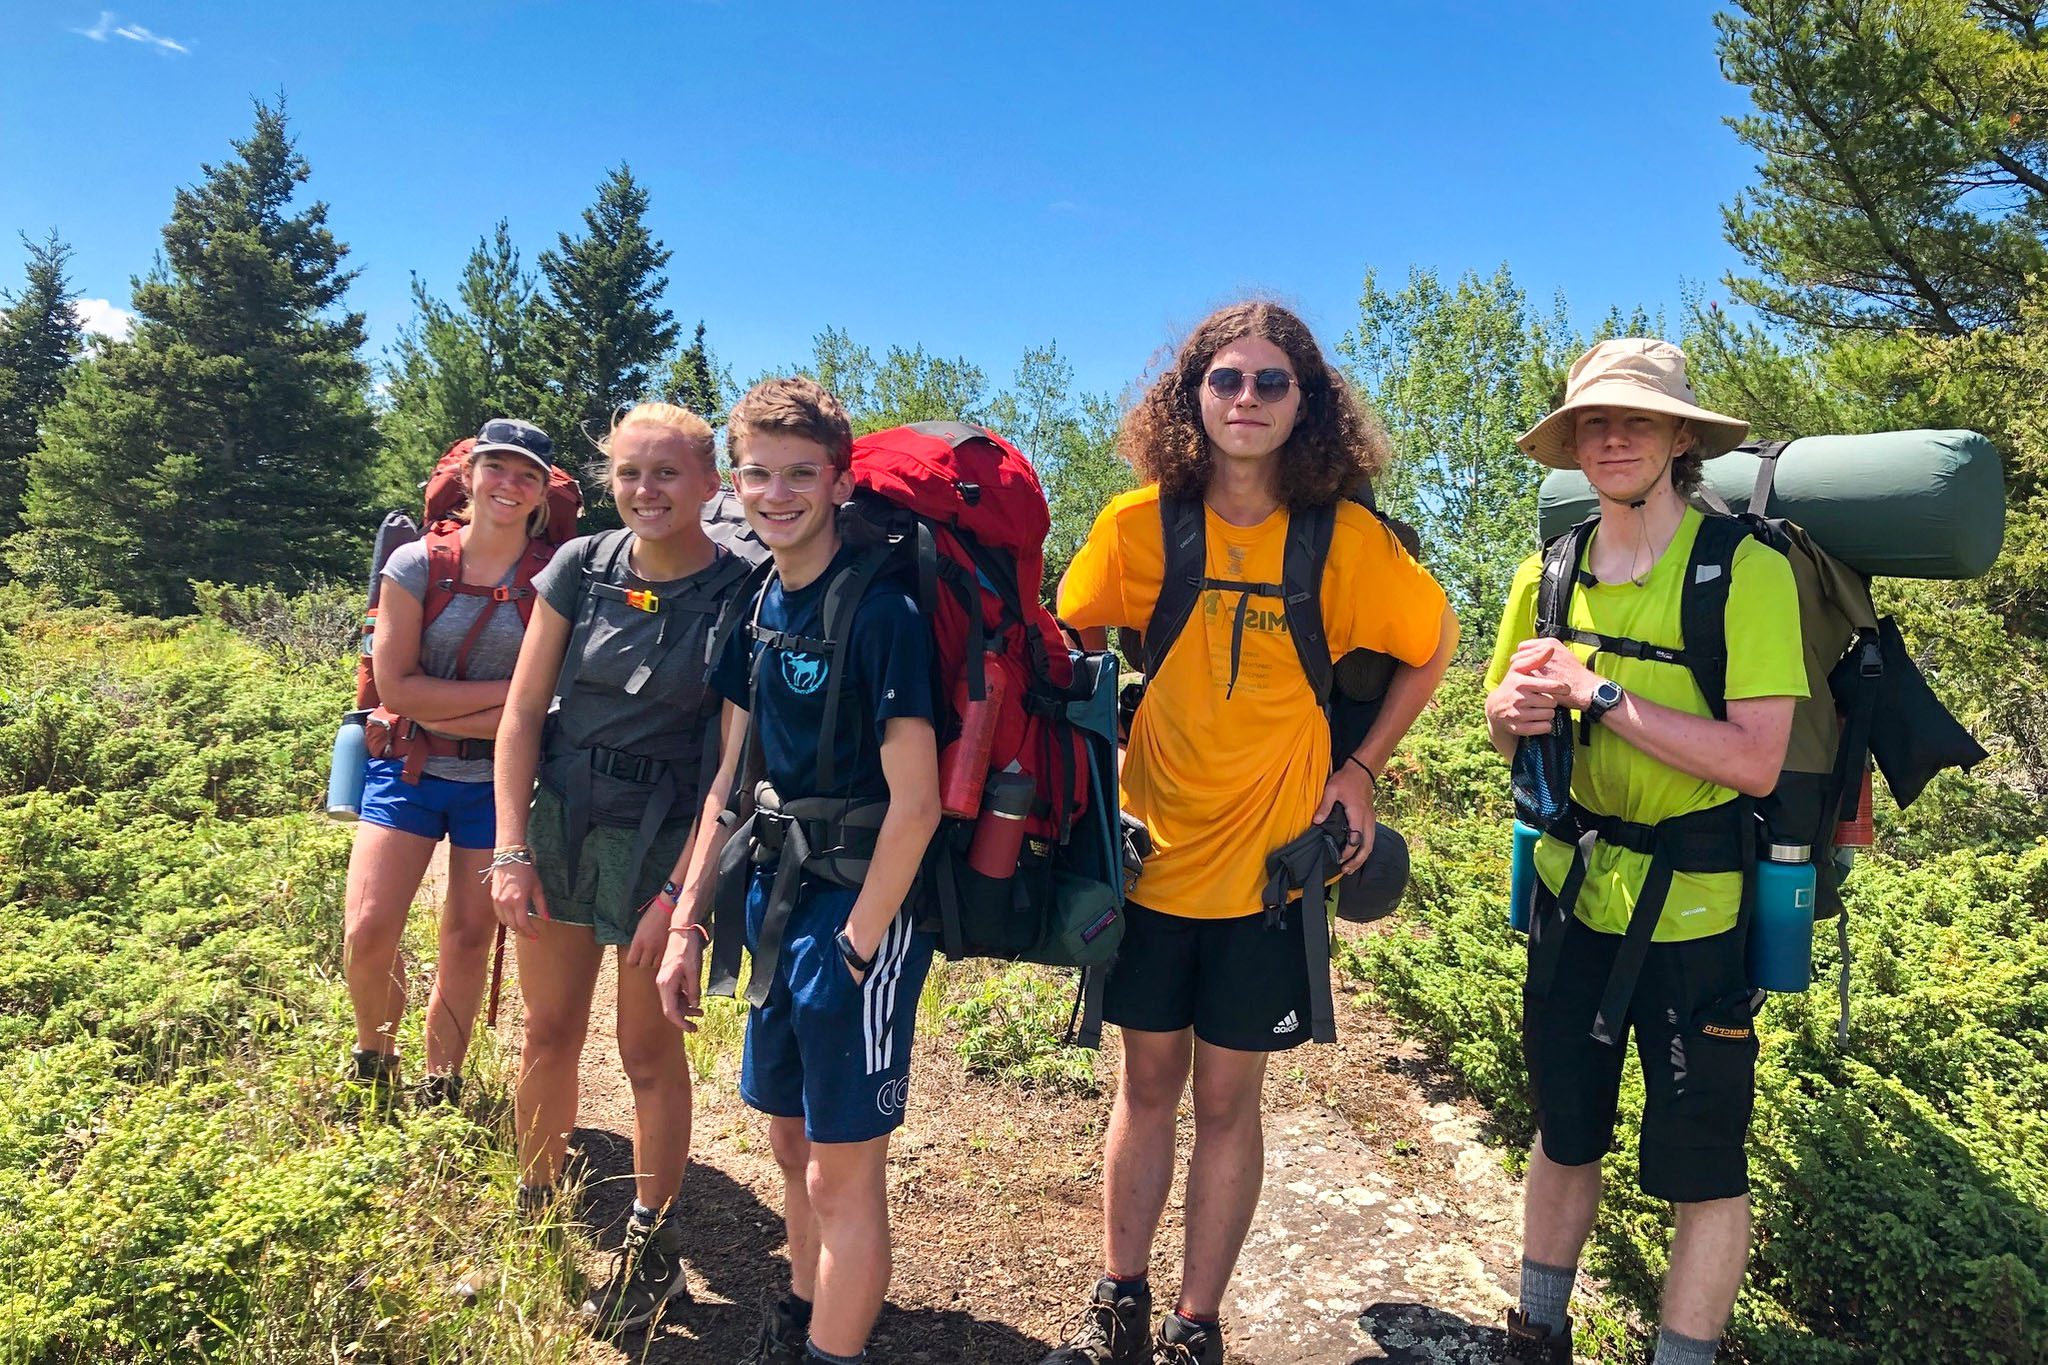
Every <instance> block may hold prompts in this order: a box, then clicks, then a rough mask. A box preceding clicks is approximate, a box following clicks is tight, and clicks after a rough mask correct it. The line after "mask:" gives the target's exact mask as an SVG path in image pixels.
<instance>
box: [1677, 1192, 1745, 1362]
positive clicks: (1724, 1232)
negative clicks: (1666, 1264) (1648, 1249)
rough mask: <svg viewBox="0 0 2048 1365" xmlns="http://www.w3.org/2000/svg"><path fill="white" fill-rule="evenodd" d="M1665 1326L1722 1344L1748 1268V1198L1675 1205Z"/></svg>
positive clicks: (1681, 1334)
mask: <svg viewBox="0 0 2048 1365" xmlns="http://www.w3.org/2000/svg"><path fill="white" fill-rule="evenodd" d="M1672 1208H1673V1209H1674V1210H1675V1211H1676V1213H1677V1218H1678V1228H1677V1231H1676V1232H1674V1233H1673V1234H1672V1238H1671V1270H1670V1272H1669V1274H1667V1275H1666V1276H1665V1279H1664V1325H1665V1326H1666V1327H1669V1328H1670V1329H1671V1330H1672V1331H1674V1332H1676V1333H1678V1334H1679V1335H1680V1336H1687V1337H1691V1338H1693V1339H1694V1340H1696V1341H1719V1340H1720V1339H1721V1333H1722V1332H1723V1331H1725V1330H1726V1329H1727V1326H1728V1315H1729V1314H1730V1313H1732V1312H1733V1311H1734V1310H1735V1296H1736V1295H1737V1294H1738V1293H1740V1292H1741V1290H1742V1275H1743V1271H1744V1270H1745V1269H1747V1268H1748V1265H1749V1197H1748V1196H1747V1195H1744V1196H1742V1197H1741V1198H1738V1199H1711V1200H1708V1201H1707V1202H1705V1203H1701V1204H1674V1205H1672Z"/></svg>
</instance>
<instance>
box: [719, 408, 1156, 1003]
mask: <svg viewBox="0 0 2048 1365" xmlns="http://www.w3.org/2000/svg"><path fill="white" fill-rule="evenodd" d="M852 470H853V481H854V494H853V497H852V498H851V499H850V500H849V501H848V502H847V503H846V504H845V505H844V506H842V507H841V508H840V509H839V529H840V535H841V538H842V540H843V541H844V542H845V543H846V544H847V545H848V546H850V547H852V548H854V549H856V550H859V551H862V553H859V554H856V555H854V556H853V557H852V560H851V562H850V564H849V565H848V566H847V567H845V568H843V569H841V570H840V571H839V573H838V574H837V576H836V577H835V578H834V579H833V580H832V581H831V582H830V583H828V584H827V585H826V588H825V597H824V602H823V608H822V610H823V629H822V635H823V637H824V638H823V639H822V640H807V641H801V642H798V644H800V645H801V647H803V648H804V649H806V650H817V649H819V648H822V649H823V650H824V651H825V652H827V653H834V652H836V651H837V650H838V648H839V647H840V646H841V645H843V643H844V639H845V631H846V625H845V623H846V622H849V621H850V620H851V618H852V615H853V609H854V608H855V607H857V606H858V605H859V603H860V600H861V597H862V596H863V595H864V594H865V592H866V590H867V586H868V584H869V583H870V582H872V581H873V580H874V578H875V577H876V576H877V575H878V574H884V573H886V574H889V575H891V576H892V578H901V579H903V580H905V581H906V582H907V583H909V584H911V585H912V586H913V588H914V594H915V596H916V599H917V604H918V610H919V612H920V614H921V615H922V616H923V617H924V619H925V620H927V621H928V622H930V623H931V631H932V643H933V648H932V658H933V676H932V689H933V690H932V696H933V701H934V703H935V709H936V713H937V714H936V721H937V730H938V736H937V738H938V742H939V751H940V762H939V773H940V796H941V804H942V806H943V807H944V809H945V812H946V818H945V819H943V820H942V821H941V823H940V828H939V831H938V833H937V834H935V835H934V836H933V838H932V842H931V846H930V851H929V853H928V854H927V857H926V863H925V867H924V871H923V874H922V875H921V877H920V879H919V882H918V886H917V888H916V890H915V891H914V892H913V901H914V903H915V905H916V906H917V909H918V913H919V918H920V921H921V923H922V925H923V927H927V928H930V929H933V930H935V931H936V932H937V933H938V935H939V947H940V949H941V951H943V952H945V953H946V954H947V955H948V956H950V957H956V958H957V957H1001V958H1021V959H1026V960H1030V961H1036V962H1044V963H1048V964H1050V965H1054V966H1078V967H1083V968H1088V967H1101V966H1104V965H1106V964H1107V963H1108V962H1109V961H1110V960H1111V959H1112V958H1113V957H1114V955H1115V952H1116V947H1117V944H1118V942H1119V941H1120V940H1121V938H1122V936H1123V920H1122V907H1123V899H1124V889H1125V884H1126V880H1127V876H1128V875H1129V874H1130V873H1131V872H1132V871H1134V864H1135V861H1136V855H1135V853H1133V852H1132V851H1131V850H1129V849H1128V848H1127V847H1126V843H1127V840H1128V838H1129V837H1130V835H1129V831H1127V830H1126V829H1125V828H1124V826H1123V825H1122V824H1120V822H1119V815H1118V811H1117V797H1116V680H1117V673H1116V666H1115V661H1114V660H1113V659H1112V658H1111V657H1110V656H1109V655H1107V654H1089V653H1076V652H1073V651H1070V649H1069V647H1068V644H1067V640H1066V637H1065V636H1064V634H1063V633H1062V631H1061V628H1060V626H1059V624H1058V622H1056V621H1055V620H1054V619H1053V616H1052V613H1051V612H1049V611H1048V610H1046V608H1045V606H1044V604H1043V603H1042V602H1041V601H1040V600H1039V590H1040V586H1041V583H1042V580H1043V578H1044V574H1045V537H1046V533H1047V532H1048V531H1049V530H1050V529H1051V524H1052V518H1051V513H1050V511H1049V509H1048V507H1047V505H1046V499H1045V491H1044V489H1043V488H1042V487H1041V486H1040V484H1039V482H1038V475H1037V474H1036V473H1035V472H1034V471H1033V470H1032V468H1031V463H1030V461H1028V460H1027V459H1025V458H1024V456H1023V454H1022V453H1021V452H1020V451H1018V449H1017V448H1016V447H1015V446H1013V445H1011V444H1010V443H1009V442H1008V441H1006V440H1004V439H1003V438H1002V437H1000V436H998V435H996V434H995V433H994V432H992V431H989V430H986V429H985V428H982V427H977V426H970V425H968V424H966V423H964V422H919V423H916V424H914V425H911V426H904V427H895V428H892V429H890V430H888V431H880V432H876V433H874V434H872V435H868V436H863V437H861V438H859V439H858V440H856V441H855V442H854V443H853V459H852ZM772 569H773V561H772V560H771V561H769V562H768V563H767V564H765V565H764V566H763V567H762V569H761V570H760V572H759V580H758V581H759V583H760V586H761V588H763V589H765V586H766V583H767V581H768V578H769V576H770V574H771V573H772ZM759 600H760V592H759V591H747V592H743V593H742V594H741V596H740V597H739V598H737V599H735V602H734V604H733V607H732V608H731V609H729V611H728V614H727V618H726V619H725V620H724V621H722V622H721V624H720V627H719V640H720V641H721V642H722V640H723V638H724V635H725V634H726V633H727V632H729V631H730V630H734V629H748V630H751V631H753V632H754V635H755V638H756V639H757V640H760V641H762V642H763V644H764V648H763V649H762V651H761V655H760V656H759V657H766V655H767V653H768V652H769V650H771V649H775V648H787V647H795V646H792V645H788V644H786V643H785V644H778V643H775V642H774V639H773V637H775V636H777V635H778V634H779V633H776V632H766V631H765V630H763V628H761V627H760V626H759V625H758V622H756V623H754V624H751V625H750V624H748V621H747V618H748V617H751V616H754V615H755V614H756V612H757V607H758V603H759ZM716 648H717V646H716V645H714V650H716ZM759 667H760V665H759V662H758V659H757V663H756V668H757V670H758V668H759ZM842 674H843V670H842V669H839V668H832V669H831V670H830V672H829V675H828V677H829V681H828V682H827V684H826V687H827V693H828V697H827V702H826V706H825V718H824V721H823V723H822V724H821V726H820V733H819V735H818V768H817V777H816V781H815V787H814V791H815V792H816V793H827V792H831V791H833V790H834V789H835V782H834V778H835V774H834V772H833V762H834V760H833V752H834V747H833V740H834V733H835V729H836V726H837V724H838V723H839V715H838V712H839V705H838V702H837V699H836V696H834V695H832V694H833V693H834V692H835V691H836V688H837V686H838V683H839V679H840V678H841V676H842ZM750 709H751V708H750ZM760 775H761V766H760V761H759V754H758V748H757V747H756V748H755V750H754V751H753V752H750V754H749V757H748V760H747V763H746V765H745V768H744V770H743V777H742V781H741V782H740V784H739V787H738V789H737V790H736V791H735V793H734V806H735V812H734V813H735V814H736V816H737V817H738V818H739V819H740V820H741V821H743V822H745V823H744V824H743V826H742V829H743V830H744V837H739V836H738V835H736V837H735V838H734V839H733V840H732V841H731V842H730V843H729V844H728V846H727V852H726V857H725V859H724V861H723V862H722V863H721V877H720V897H719V903H718V907H717V911H716V916H715V928H716V931H717V932H716V933H715V935H714V938H713V942H712V964H711V965H712V985H711V990H712V993H714V994H723V993H729V991H730V990H731V988H732V987H733V985H734V984H735V983H736V980H737V973H738V966H739V961H738V956H739V941H738V940H739V928H738V924H739V919H740V915H741V897H742V896H743V894H744V880H745V877H746V876H747V875H748V874H747V871H746V869H747V867H748V866H750V865H762V864H768V863H775V864H777V865H778V866H782V865H783V864H784V863H786V861H787V859H788V858H789V857H792V856H794V857H796V858H798V859H799V860H800V861H801V866H802V871H803V872H804V873H806V874H809V875H815V876H820V877H823V878H825V879H827V880H830V881H835V882H837V883H839V884H841V885H857V884H858V882H859V880H860V879H861V877H863V876H864V875H865V872H866V857H867V855H868V853H869V852H870V851H871V850H872V846H873V841H874V832H875V829H876V828H877V827H878V826H879V821H880V811H881V810H882V809H885V808H886V803H867V804H865V805H862V804H860V803H856V802H852V801H848V800H841V799H835V798H831V797H826V796H822V795H811V794H801V795H798V796H796V797H795V798H794V799H791V798H790V797H788V796H785V795H784V794H779V793H775V792H773V791H772V790H770V789H767V787H766V784H759V785H756V784H757V782H758V779H759V777H760ZM991 832H999V833H1000V834H1002V835H1007V839H1002V838H998V839H995V840H993V841H991V840H989V839H987V838H986V836H988V835H989V834H990V833H991ZM1020 836H1021V837H1020ZM793 881H794V878H785V877H778V878H777V879H776V886H777V887H778V888H781V887H783V886H784V884H785V882H793ZM793 894H794V888H793V886H791V887H790V888H789V895H790V896H793ZM785 898H786V897H785ZM777 908H778V906H777V904H775V903H771V905H770V907H769V911H768V915H767V923H766V924H764V928H763V931H762V935H761V939H762V944H763V951H764V952H766V953H770V954H772V953H773V952H774V951H775V949H776V948H777V947H779V942H778V939H779V933H778V930H777V927H776V922H777V920H778V919H782V918H786V916H778V915H777V914H776V910H777ZM772 978H773V967H772V960H771V961H770V962H768V963H767V964H766V965H765V966H764V963H763V961H759V960H757V961H756V962H755V964H754V977H753V980H754V983H755V989H758V990H761V991H765V990H766V988H767V983H768V982H769V981H770V980H771V979H772Z"/></svg>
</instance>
